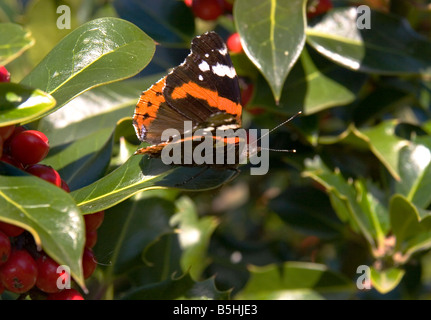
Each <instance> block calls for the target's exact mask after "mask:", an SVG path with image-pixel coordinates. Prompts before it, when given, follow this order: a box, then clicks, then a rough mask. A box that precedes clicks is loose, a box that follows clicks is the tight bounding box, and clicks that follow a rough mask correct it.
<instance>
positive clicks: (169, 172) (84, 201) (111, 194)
mask: <svg viewBox="0 0 431 320" xmlns="http://www.w3.org/2000/svg"><path fill="white" fill-rule="evenodd" d="M234 174H235V172H233V171H231V170H223V171H218V170H205V168H188V167H175V166H169V165H165V164H164V163H163V162H162V161H161V160H159V159H148V158H147V156H140V155H137V156H132V157H131V158H129V159H128V160H127V162H125V163H124V164H123V165H122V166H120V167H119V168H117V169H116V170H114V171H113V172H111V173H109V174H108V175H106V176H104V177H103V178H101V179H100V180H98V181H96V182H94V183H92V184H90V185H89V186H86V187H83V188H81V189H78V190H75V191H74V192H72V197H73V198H74V199H75V201H76V203H77V205H78V206H79V208H80V209H81V211H82V212H84V213H91V212H97V211H100V210H104V209H106V208H109V207H111V206H113V205H115V204H117V203H119V202H121V201H123V200H125V199H127V198H129V197H131V196H132V195H134V194H135V193H138V192H140V191H143V190H151V189H160V188H178V189H184V190H208V189H213V188H216V187H218V186H220V185H221V184H223V183H225V182H227V181H228V180H229V179H230V178H232V176H233V175H234Z"/></svg>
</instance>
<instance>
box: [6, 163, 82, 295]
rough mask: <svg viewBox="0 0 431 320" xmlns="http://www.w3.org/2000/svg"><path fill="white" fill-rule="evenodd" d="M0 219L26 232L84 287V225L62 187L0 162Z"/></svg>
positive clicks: (71, 200)
mask: <svg viewBox="0 0 431 320" xmlns="http://www.w3.org/2000/svg"><path fill="white" fill-rule="evenodd" d="M0 174H1V176H0V207H1V208H2V210H1V212H0V220H2V221H5V222H7V223H11V224H15V225H18V226H20V227H22V228H24V229H26V230H27V231H29V232H30V233H31V234H32V236H33V238H34V240H35V242H36V244H37V246H38V247H39V249H43V250H44V251H45V252H46V253H47V254H49V256H50V257H52V258H53V259H54V260H55V261H57V262H58V263H59V264H64V265H66V266H68V267H69V268H70V270H71V273H72V276H73V277H74V279H75V280H76V281H77V283H78V284H79V285H80V286H81V287H82V288H85V284H84V279H83V274H82V269H81V258H82V252H83V248H84V242H85V225H84V220H83V219H82V216H81V213H80V211H79V209H78V208H77V207H76V205H75V202H74V201H73V199H72V198H71V197H70V196H69V194H67V193H66V192H64V191H63V190H62V189H61V188H58V187H57V186H54V185H53V184H51V183H49V182H46V181H44V180H42V179H40V178H37V177H34V176H31V175H27V174H25V173H24V172H22V171H20V170H17V169H15V168H12V167H10V166H8V165H6V164H4V163H3V162H0Z"/></svg>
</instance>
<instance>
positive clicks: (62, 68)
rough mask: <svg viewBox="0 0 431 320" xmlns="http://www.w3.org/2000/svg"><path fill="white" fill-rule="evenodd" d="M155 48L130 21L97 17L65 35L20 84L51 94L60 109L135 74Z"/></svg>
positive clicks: (149, 58)
mask: <svg viewBox="0 0 431 320" xmlns="http://www.w3.org/2000/svg"><path fill="white" fill-rule="evenodd" d="M154 50H155V45H154V42H153V41H152V39H151V38H149V37H148V36H147V35H146V34H145V33H143V32H142V31H141V30H140V29H139V28H138V27H136V26H134V25H133V24H131V23H130V22H127V21H124V20H121V19H118V18H100V19H96V20H92V21H90V22H87V23H86V24H84V25H82V26H80V27H79V28H77V29H75V30H74V31H72V32H71V33H70V34H68V35H67V36H66V37H65V38H64V39H63V40H62V41H61V42H60V43H59V44H58V45H57V46H56V47H55V48H54V49H52V51H51V52H50V53H49V54H48V55H47V56H46V57H45V58H44V59H43V60H42V61H41V62H40V63H39V65H38V66H36V67H35V68H34V69H33V70H32V71H31V72H30V73H29V74H28V75H27V76H26V77H25V78H24V79H23V80H22V83H23V84H27V85H29V86H32V87H36V88H39V89H42V90H44V91H46V92H48V93H50V94H51V95H52V96H53V97H54V98H55V99H56V101H57V108H60V107H61V106H63V105H64V104H65V103H66V102H68V101H69V100H71V99H72V98H74V97H75V96H77V95H79V94H80V93H82V92H84V91H86V90H88V89H90V88H92V87H95V86H98V85H101V84H104V83H109V82H113V81H117V80H121V79H125V78H128V77H131V76H132V75H135V74H136V73H138V72H139V71H140V70H142V69H143V68H144V67H145V66H146V65H147V64H148V62H149V61H150V60H151V58H152V56H153V54H154Z"/></svg>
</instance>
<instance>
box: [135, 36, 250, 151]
mask: <svg viewBox="0 0 431 320" xmlns="http://www.w3.org/2000/svg"><path fill="white" fill-rule="evenodd" d="M241 113H242V107H241V104H240V89H239V84H238V77H237V75H236V72H235V69H234V67H233V64H232V61H231V59H230V56H229V53H228V50H227V48H226V45H225V43H224V42H223V40H222V39H221V38H220V37H219V36H218V35H217V34H216V33H215V32H207V33H205V34H203V35H201V36H197V37H195V38H194V39H193V41H192V46H191V52H190V54H189V55H188V56H187V58H186V59H185V61H184V62H183V63H182V64H181V65H179V66H178V67H176V68H174V69H173V70H172V71H171V72H170V73H169V74H168V75H167V76H166V77H164V78H163V79H161V80H159V82H157V83H156V84H154V85H153V86H152V87H151V88H150V89H148V90H147V91H145V92H143V93H142V95H141V98H140V99H139V102H138V104H137V106H136V109H135V114H134V117H133V124H134V127H135V130H136V134H137V136H138V138H139V139H140V140H142V141H147V142H149V143H152V144H159V143H161V142H164V141H162V140H161V135H162V132H163V131H164V130H165V129H168V128H173V129H176V130H178V131H179V132H180V133H183V132H184V121H192V124H193V126H194V127H197V126H200V127H205V126H207V125H212V126H214V125H215V126H218V125H222V124H236V125H237V126H238V127H240V126H241ZM220 114H222V116H220ZM220 119H222V120H220ZM220 121H222V122H223V123H220ZM213 122H215V123H213Z"/></svg>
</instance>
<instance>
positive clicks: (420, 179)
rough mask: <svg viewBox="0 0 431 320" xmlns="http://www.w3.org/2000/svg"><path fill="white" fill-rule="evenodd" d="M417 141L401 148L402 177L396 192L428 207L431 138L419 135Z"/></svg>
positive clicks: (430, 200)
mask: <svg viewBox="0 0 431 320" xmlns="http://www.w3.org/2000/svg"><path fill="white" fill-rule="evenodd" d="M415 142H416V143H414V144H413V143H412V144H409V145H408V146H405V147H404V148H402V149H401V150H400V161H399V164H400V168H399V172H400V178H401V180H400V181H398V182H397V183H396V186H395V187H396V192H398V193H400V194H402V195H404V196H406V197H407V199H408V200H409V201H411V202H413V203H414V204H415V205H416V206H418V207H419V208H423V209H425V208H427V207H428V205H429V204H430V203H431V194H430V192H429V190H430V187H431V186H430V183H431V165H430V164H431V152H430V148H431V139H430V137H429V136H424V137H418V138H417V139H416V141H415Z"/></svg>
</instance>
